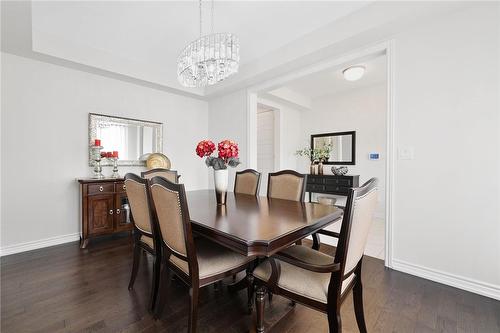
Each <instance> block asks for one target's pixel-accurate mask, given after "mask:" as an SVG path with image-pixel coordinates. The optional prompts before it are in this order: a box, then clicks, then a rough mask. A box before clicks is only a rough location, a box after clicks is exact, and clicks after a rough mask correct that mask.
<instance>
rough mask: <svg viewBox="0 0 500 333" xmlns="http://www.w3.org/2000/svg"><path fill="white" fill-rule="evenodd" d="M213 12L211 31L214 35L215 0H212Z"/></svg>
mask: <svg viewBox="0 0 500 333" xmlns="http://www.w3.org/2000/svg"><path fill="white" fill-rule="evenodd" d="M211 11H212V12H211V16H212V18H211V21H212V22H211V30H212V31H211V33H212V34H213V33H214V0H212V8H211Z"/></svg>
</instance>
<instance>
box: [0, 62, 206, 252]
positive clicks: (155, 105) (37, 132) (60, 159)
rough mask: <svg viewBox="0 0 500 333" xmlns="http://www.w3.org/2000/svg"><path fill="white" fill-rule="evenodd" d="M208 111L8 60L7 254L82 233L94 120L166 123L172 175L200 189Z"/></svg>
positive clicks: (4, 125) (4, 130) (202, 105)
mask: <svg viewBox="0 0 500 333" xmlns="http://www.w3.org/2000/svg"><path fill="white" fill-rule="evenodd" d="M207 111H208V105H207V102H204V101H200V100H195V99H192V98H188V97H182V96H178V95H174V94H171V93H167V92H163V91H159V90H154V89H151V88H146V87H142V86H138V85H134V84H131V83H125V82H122V81H118V80H114V79H110V78H105V77H101V76H97V75H94V74H89V73H86V72H82V71H77V70H73V69H68V68H64V67H60V66H56V65H52V64H47V63H43V62H38V61H34V60H30V59H27V58H22V57H18V56H14V55H11V54H7V53H2V115H1V144H2V146H1V147H2V150H1V152H2V170H1V171H2V176H1V182H2V189H1V191H2V212H1V214H2V215H1V218H2V221H1V222H2V223H1V233H2V235H1V246H2V250H3V251H7V252H8V251H9V249H10V250H12V247H15V246H16V245H19V244H23V243H26V242H33V241H39V240H42V239H47V238H50V237H56V238H57V237H60V236H65V235H70V236H71V237H75V234H76V233H78V232H79V230H80V220H79V211H80V207H79V195H78V185H77V182H76V181H75V179H76V178H77V177H86V176H89V175H90V174H91V172H90V171H91V169H90V168H89V167H88V160H87V158H88V153H87V151H88V147H87V141H88V113H89V112H95V113H104V114H110V115H116V116H125V117H131V118H138V119H146V120H153V121H160V122H162V123H163V124H164V125H163V131H164V141H163V147H164V148H163V150H164V153H165V154H166V155H167V156H168V157H169V158H170V159H171V161H172V168H174V169H177V170H179V173H180V174H181V175H182V178H181V179H182V180H183V181H184V182H185V184H186V188H187V189H201V188H206V187H207V185H208V182H207V177H206V170H205V169H206V168H205V166H204V164H203V163H201V162H200V161H199V160H197V159H198V157H196V155H195V153H194V148H195V145H196V143H197V140H198V139H199V138H203V137H205V136H207V133H208V128H207V123H208V115H207ZM129 170H131V171H133V172H140V170H141V168H130V169H129ZM126 171H127V170H126V169H124V168H120V172H121V173H122V174H124V173H125V172H126ZM104 173H105V174H106V175H109V174H111V169H110V167H107V168H105V171H104Z"/></svg>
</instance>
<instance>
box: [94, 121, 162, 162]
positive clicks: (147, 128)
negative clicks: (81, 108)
mask: <svg viewBox="0 0 500 333" xmlns="http://www.w3.org/2000/svg"><path fill="white" fill-rule="evenodd" d="M95 139H100V140H101V146H103V147H104V148H103V150H102V151H118V156H119V159H118V165H137V166H142V165H145V161H146V159H147V157H148V156H149V154H151V153H161V152H162V143H163V133H162V123H158V122H154V121H145V120H138V119H129V118H121V117H112V116H106V115H102V114H95V113H89V145H93V144H94V142H95ZM93 163H94V162H93V160H92V156H91V151H90V149H89V165H90V166H93V165H94V164H93ZM101 165H112V162H111V161H109V160H107V159H103V160H102V162H101Z"/></svg>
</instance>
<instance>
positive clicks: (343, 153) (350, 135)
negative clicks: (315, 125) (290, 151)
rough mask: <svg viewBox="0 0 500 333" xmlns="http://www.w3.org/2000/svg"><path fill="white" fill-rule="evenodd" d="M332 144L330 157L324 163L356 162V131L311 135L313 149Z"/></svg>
mask: <svg viewBox="0 0 500 333" xmlns="http://www.w3.org/2000/svg"><path fill="white" fill-rule="evenodd" d="M325 145H330V147H331V152H330V157H329V158H328V160H327V161H325V162H323V164H337V165H339V164H342V165H354V164H356V132H355V131H350V132H337V133H324V134H313V135H311V149H315V148H322V147H324V146H325Z"/></svg>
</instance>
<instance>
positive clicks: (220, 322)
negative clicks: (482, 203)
mask: <svg viewBox="0 0 500 333" xmlns="http://www.w3.org/2000/svg"><path fill="white" fill-rule="evenodd" d="M131 249H132V247H131V243H130V238H128V237H120V238H114V239H109V238H108V239H103V240H100V241H99V240H98V241H94V242H92V243H91V244H90V246H89V248H88V249H86V250H80V249H79V247H78V244H77V243H71V244H65V245H61V246H55V247H52V248H47V249H42V250H37V251H32V252H27V253H22V254H17V255H11V256H7V257H3V258H2V259H1V278H2V279H1V319H2V320H1V332H2V333H8V332H13V333H14V332H15V333H19V332H184V331H185V330H186V324H187V314H188V296H187V289H186V288H185V287H183V285H182V284H181V283H180V282H177V281H174V282H173V284H172V288H171V290H170V291H169V303H168V305H167V306H166V308H165V312H164V315H163V317H162V319H161V320H159V321H154V320H153V318H152V317H151V315H150V314H149V313H148V312H147V310H146V304H147V300H148V299H147V298H148V295H149V294H148V293H149V284H150V274H151V263H150V262H148V261H147V260H143V265H142V267H141V268H140V273H139V275H138V277H137V281H136V285H135V290H134V291H132V292H129V291H128V290H127V284H128V279H129V275H130V269H131V258H132V255H131V254H132V252H131ZM363 278H364V288H365V289H364V292H365V312H366V319H367V326H368V331H369V332H481V333H482V332H487V333H489V332H492V333H493V332H495V333H496V332H500V302H498V301H495V300H492V299H489V298H486V297H482V296H478V295H475V294H472V293H468V292H464V291H461V290H458V289H455V288H451V287H447V286H444V285H440V284H438V283H433V282H430V281H427V280H423V279H420V278H416V277H412V276H410V275H407V274H403V273H399V272H394V271H390V270H387V269H385V268H384V266H383V263H382V261H380V260H378V259H373V258H366V259H365V263H364V266H363ZM245 304H246V292H245V291H241V292H240V293H237V294H230V293H229V292H228V291H227V289H226V288H222V289H221V290H219V291H215V290H214V288H213V287H212V286H209V287H206V288H204V289H203V291H202V293H201V299H200V313H199V321H198V327H199V331H200V332H248V331H253V330H254V328H253V321H254V314H253V315H246V314H245ZM342 320H343V327H344V332H357V327H356V323H355V319H354V312H353V305H352V301H351V298H349V300H348V301H346V303H345V304H344V306H343V308H342ZM266 327H268V330H269V332H310V333H313V332H314V333H317V332H326V331H327V320H326V316H325V315H323V314H321V313H319V312H316V311H313V310H310V309H308V308H305V307H304V306H301V305H297V306H296V307H294V308H292V307H291V306H290V305H289V303H288V301H286V300H285V299H283V298H281V297H277V296H275V297H274V298H273V301H272V303H271V304H269V303H266Z"/></svg>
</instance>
